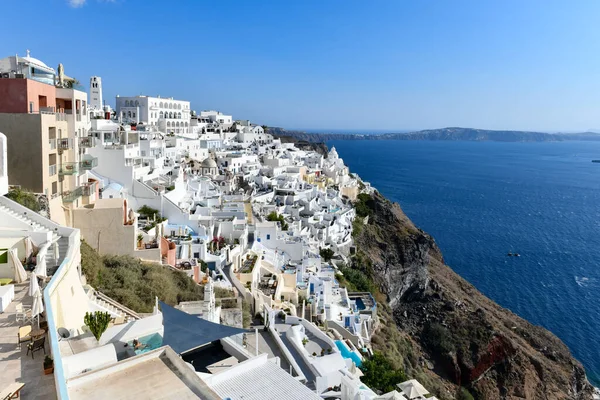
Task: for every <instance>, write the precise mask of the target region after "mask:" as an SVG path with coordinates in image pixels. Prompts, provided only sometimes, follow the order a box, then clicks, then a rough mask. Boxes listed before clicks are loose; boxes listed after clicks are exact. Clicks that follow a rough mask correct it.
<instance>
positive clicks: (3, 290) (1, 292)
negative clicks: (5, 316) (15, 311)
mask: <svg viewBox="0 0 600 400" xmlns="http://www.w3.org/2000/svg"><path fill="white" fill-rule="evenodd" d="M14 299H15V285H4V286H0V312H4V310H6V307H8V305H9V304H10V303H11V302H12V301H13V300H14Z"/></svg>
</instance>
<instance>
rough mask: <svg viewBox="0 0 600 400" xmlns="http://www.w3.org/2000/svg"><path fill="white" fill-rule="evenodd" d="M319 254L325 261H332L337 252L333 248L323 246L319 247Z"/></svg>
mask: <svg viewBox="0 0 600 400" xmlns="http://www.w3.org/2000/svg"><path fill="white" fill-rule="evenodd" d="M319 254H320V255H321V258H322V259H323V260H325V261H331V259H332V258H333V256H334V254H335V252H334V251H333V250H331V249H326V248H322V249H319Z"/></svg>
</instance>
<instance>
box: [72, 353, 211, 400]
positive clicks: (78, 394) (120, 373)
mask: <svg viewBox="0 0 600 400" xmlns="http://www.w3.org/2000/svg"><path fill="white" fill-rule="evenodd" d="M67 386H68V391H69V398H70V399H71V400H79V399H82V400H83V399H85V400H96V399H97V400H103V399H111V400H117V399H157V400H158V399H161V400H162V399H179V400H187V399H206V400H217V399H220V397H219V396H218V395H217V394H216V393H215V392H213V390H212V389H210V388H209V387H208V386H207V385H206V383H205V382H204V381H202V380H201V379H200V378H199V377H198V376H197V375H196V373H195V372H194V371H193V370H192V369H191V368H190V367H189V366H188V365H187V364H186V363H185V362H184V361H183V360H181V359H180V358H179V356H178V355H177V354H175V352H174V351H173V350H171V348H169V347H161V348H159V349H156V350H154V351H151V352H148V353H145V354H141V355H139V356H136V357H132V358H129V359H127V360H125V361H121V362H119V363H116V364H113V365H110V366H107V367H105V368H102V369H99V370H96V371H92V372H90V373H87V374H83V375H79V376H77V377H75V378H72V379H70V380H68V381H67Z"/></svg>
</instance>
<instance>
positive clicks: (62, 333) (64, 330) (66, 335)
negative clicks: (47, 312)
mask: <svg viewBox="0 0 600 400" xmlns="http://www.w3.org/2000/svg"><path fill="white" fill-rule="evenodd" d="M57 332H58V336H60V337H61V338H63V339H68V338H69V336H71V332H69V330H68V329H67V328H58V330H57Z"/></svg>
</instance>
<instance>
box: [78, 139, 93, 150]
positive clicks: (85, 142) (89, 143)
mask: <svg viewBox="0 0 600 400" xmlns="http://www.w3.org/2000/svg"><path fill="white" fill-rule="evenodd" d="M94 139H95V138H94V137H93V136H86V137H81V138H79V146H80V147H88V148H89V147H94V144H95V143H94V142H95V140H94Z"/></svg>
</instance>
